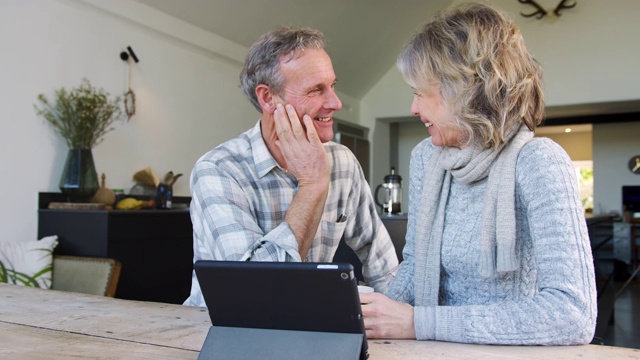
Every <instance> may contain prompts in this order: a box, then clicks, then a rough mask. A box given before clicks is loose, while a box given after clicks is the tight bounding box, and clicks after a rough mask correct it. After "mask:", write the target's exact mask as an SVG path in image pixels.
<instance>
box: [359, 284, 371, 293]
mask: <svg viewBox="0 0 640 360" xmlns="http://www.w3.org/2000/svg"><path fill="white" fill-rule="evenodd" d="M358 292H359V293H372V292H373V288H372V287H371V286H364V285H358Z"/></svg>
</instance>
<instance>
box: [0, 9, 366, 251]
mask: <svg viewBox="0 0 640 360" xmlns="http://www.w3.org/2000/svg"><path fill="white" fill-rule="evenodd" d="M127 46H131V47H132V48H133V50H134V51H135V53H136V55H137V56H138V57H139V59H140V63H138V64H135V63H133V62H131V64H133V65H132V67H131V87H132V89H133V91H134V92H135V94H136V101H137V103H136V115H135V116H134V117H133V118H132V119H131V120H130V121H129V122H126V121H125V122H118V123H117V124H116V125H115V130H114V131H112V132H110V133H108V134H106V136H105V137H104V142H103V143H101V144H99V145H98V146H97V147H95V148H94V149H93V156H94V160H95V163H96V168H97V171H98V173H99V174H100V173H102V172H104V173H106V179H107V186H108V187H110V188H124V189H125V191H128V189H130V188H131V186H133V185H134V182H133V181H132V175H133V174H134V173H135V172H136V171H137V170H140V169H142V168H144V167H147V166H150V167H151V168H152V169H153V170H154V171H155V172H156V173H157V174H158V175H159V176H163V175H164V174H165V173H166V172H167V171H169V170H172V171H174V172H175V173H183V174H184V177H183V178H181V179H180V180H179V181H178V182H177V183H176V185H175V186H174V191H175V194H176V195H179V196H188V195H189V174H190V172H191V169H192V167H193V164H194V162H195V161H196V160H197V158H198V157H199V156H201V155H202V154H204V153H205V152H206V151H208V150H209V149H211V148H213V147H215V146H216V145H218V144H220V143H221V142H223V141H225V140H228V139H230V138H233V137H235V136H237V135H238V134H240V133H241V132H243V131H245V130H247V129H248V128H250V127H252V126H253V125H254V124H255V122H256V121H257V120H258V118H259V114H258V112H257V111H255V109H254V108H253V107H252V106H251V105H250V103H249V102H248V101H247V100H246V99H245V97H244V95H243V94H242V91H241V90H240V88H239V87H238V84H239V80H238V76H239V73H240V70H241V67H242V62H243V61H244V56H245V54H246V52H247V49H246V48H245V47H243V46H240V45H238V44H235V43H233V42H230V41H228V40H226V39H224V38H221V37H219V36H217V35H216V34H212V33H209V32H206V31H204V30H202V29H200V28H197V27H194V26H191V25H189V24H187V23H184V22H182V21H181V20H178V19H176V18H172V17H169V16H167V15H164V14H163V13H161V12H158V11H156V10H154V9H152V8H149V7H147V6H146V5H143V4H140V3H137V2H134V1H130V0H118V1H115V0H109V1H102V0H55V1H54V0H3V1H2V2H0V48H2V49H3V54H2V60H1V61H2V64H1V65H2V66H0V79H1V81H0V108H1V109H2V110H3V111H2V115H0V122H1V123H2V128H3V131H2V132H0V161H1V164H2V166H3V172H4V174H5V176H3V177H2V180H0V189H2V191H3V201H2V203H1V204H0V219H2V223H1V226H0V241H11V240H16V241H17V240H29V239H36V236H37V194H38V192H58V191H59V190H58V182H59V179H60V175H61V172H62V166H63V165H64V161H65V157H66V154H67V150H68V149H67V146H66V144H65V142H64V140H63V139H62V138H61V137H60V136H58V135H57V134H56V133H54V131H53V130H52V129H51V128H49V126H48V125H47V124H45V123H44V121H43V120H42V119H40V118H38V117H37V116H36V115H35V112H34V109H33V105H34V103H35V101H36V97H37V95H38V94H39V93H44V94H45V95H46V96H47V97H49V98H51V96H52V95H53V92H54V91H55V90H57V89H59V88H61V87H65V88H67V89H70V88H72V87H76V86H78V85H79V84H80V80H81V79H82V78H83V77H86V78H87V79H89V80H90V81H91V83H92V85H94V86H96V87H99V88H104V89H105V90H106V91H108V92H109V93H111V94H112V95H119V94H122V93H124V91H126V90H127V88H128V86H129V85H128V74H129V68H128V65H127V63H125V62H123V61H122V60H121V59H120V57H119V54H120V52H121V51H123V50H125V49H126V47H127ZM339 95H340V97H341V99H342V100H343V103H344V110H343V111H341V112H340V113H339V115H338V116H339V117H340V118H341V119H344V120H347V121H352V122H357V121H358V118H359V116H360V114H359V106H360V104H359V102H358V100H355V99H353V98H350V97H348V96H346V95H344V94H339Z"/></svg>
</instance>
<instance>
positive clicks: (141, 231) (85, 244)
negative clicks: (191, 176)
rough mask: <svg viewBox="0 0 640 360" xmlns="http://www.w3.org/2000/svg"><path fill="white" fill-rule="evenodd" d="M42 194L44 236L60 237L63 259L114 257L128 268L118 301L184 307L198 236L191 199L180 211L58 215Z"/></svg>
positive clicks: (182, 201)
mask: <svg viewBox="0 0 640 360" xmlns="http://www.w3.org/2000/svg"><path fill="white" fill-rule="evenodd" d="M57 195H61V194H57V193H41V194H40V201H39V202H40V204H39V209H38V237H39V238H42V237H44V236H49V235H57V236H58V241H59V243H58V246H57V247H56V249H55V250H54V253H55V254H60V255H79V256H95V257H109V258H114V259H117V260H119V261H120V262H121V263H122V271H121V275H120V281H119V283H118V289H117V291H116V297H117V298H120V299H129V300H144V301H157V302H166V303H173V304H181V303H182V302H183V301H184V300H185V299H186V298H187V297H188V296H189V292H190V289H191V272H192V270H193V240H192V238H193V235H192V227H191V217H190V215H189V207H188V204H189V201H190V198H188V197H186V198H185V197H174V199H173V201H174V204H176V208H175V209H170V210H169V209H164V210H155V209H153V210H58V209H48V208H47V207H48V203H49V202H54V201H60V200H58V198H57Z"/></svg>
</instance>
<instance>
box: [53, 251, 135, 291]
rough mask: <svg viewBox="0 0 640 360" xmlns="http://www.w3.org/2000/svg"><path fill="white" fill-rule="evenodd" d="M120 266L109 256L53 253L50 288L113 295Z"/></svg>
mask: <svg viewBox="0 0 640 360" xmlns="http://www.w3.org/2000/svg"><path fill="white" fill-rule="evenodd" d="M121 267H122V265H121V264H120V262H119V261H118V260H115V259H110V258H96V257H86V256H69V255H54V256H53V275H52V283H51V288H52V289H54V290H62V291H73V292H79V293H84V294H93V295H102V296H109V297H114V296H115V294H116V288H117V286H118V280H119V278H120V268H121Z"/></svg>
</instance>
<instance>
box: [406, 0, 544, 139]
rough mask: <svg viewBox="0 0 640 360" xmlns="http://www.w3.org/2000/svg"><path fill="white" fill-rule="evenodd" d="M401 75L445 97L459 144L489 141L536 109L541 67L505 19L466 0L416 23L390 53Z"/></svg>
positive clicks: (540, 100) (540, 109) (539, 111)
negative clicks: (415, 29) (402, 45)
mask: <svg viewBox="0 0 640 360" xmlns="http://www.w3.org/2000/svg"><path fill="white" fill-rule="evenodd" d="M397 66H398V69H399V70H400V72H401V73H402V76H403V78H404V80H405V81H406V82H407V83H408V84H409V85H410V86H412V87H413V88H414V89H416V90H417V91H419V92H423V91H426V89H427V88H428V87H429V85H430V84H437V85H439V86H440V95H441V96H442V98H443V99H444V101H445V102H447V103H448V104H450V105H451V108H452V112H453V116H454V117H455V118H456V120H457V122H458V126H459V127H460V128H461V130H462V131H463V134H464V142H465V144H466V145H469V144H471V143H479V144H480V145H482V146H483V147H485V148H496V147H498V146H499V145H500V144H502V143H504V141H505V138H506V137H507V135H508V134H509V133H511V132H512V131H514V130H515V129H516V128H518V127H519V126H521V125H522V124H525V125H526V126H527V127H528V128H529V129H530V130H532V131H533V130H534V129H535V128H536V126H538V125H539V124H540V123H541V122H542V119H543V116H544V95H543V92H542V70H541V68H540V66H539V64H538V63H537V61H536V60H535V59H533V57H531V55H530V54H529V52H528V51H527V49H526V48H525V45H524V39H523V38H522V34H521V33H520V30H519V29H518V27H517V26H516V25H515V23H514V22H513V21H511V20H510V19H508V18H507V17H506V16H505V15H503V14H501V13H500V12H499V11H498V10H496V9H493V8H491V7H490V6H487V5H483V4H477V3H470V4H463V5H461V6H458V7H455V8H453V9H450V10H449V11H447V12H443V13H441V14H439V15H438V16H437V17H436V18H435V19H434V20H433V21H431V22H428V23H426V24H425V25H423V26H422V27H421V28H420V29H419V31H418V32H417V33H416V34H415V35H414V36H413V38H412V39H411V40H410V41H409V43H408V44H407V45H406V46H405V48H404V50H403V51H402V52H401V54H400V56H399V57H398V61H397Z"/></svg>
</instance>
